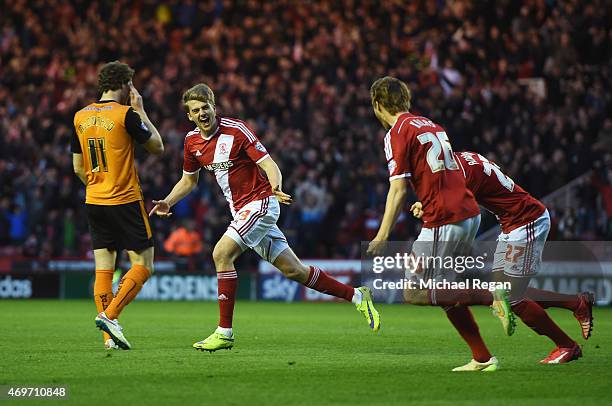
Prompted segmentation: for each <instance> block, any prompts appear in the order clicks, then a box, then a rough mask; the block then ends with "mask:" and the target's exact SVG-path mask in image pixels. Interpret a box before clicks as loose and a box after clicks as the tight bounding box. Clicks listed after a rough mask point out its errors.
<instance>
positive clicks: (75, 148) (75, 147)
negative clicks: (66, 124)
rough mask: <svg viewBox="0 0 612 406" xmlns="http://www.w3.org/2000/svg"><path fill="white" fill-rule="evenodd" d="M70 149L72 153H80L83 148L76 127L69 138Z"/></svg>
mask: <svg viewBox="0 0 612 406" xmlns="http://www.w3.org/2000/svg"><path fill="white" fill-rule="evenodd" d="M70 150H71V151H72V153H73V154H82V153H83V150H82V149H81V143H80V142H79V136H78V135H77V133H76V129H75V130H74V132H73V133H72V137H71V138H70Z"/></svg>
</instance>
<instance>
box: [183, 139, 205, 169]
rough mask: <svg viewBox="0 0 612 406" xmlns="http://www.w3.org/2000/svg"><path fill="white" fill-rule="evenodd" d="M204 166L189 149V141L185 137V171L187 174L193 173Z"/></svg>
mask: <svg viewBox="0 0 612 406" xmlns="http://www.w3.org/2000/svg"><path fill="white" fill-rule="evenodd" d="M201 167H202V166H201V165H200V162H198V160H197V159H196V157H195V156H193V154H192V153H191V152H190V151H189V143H188V142H187V138H185V145H184V147H183V173H186V174H187V175H193V174H194V173H196V172H198V171H199V170H200V168H201Z"/></svg>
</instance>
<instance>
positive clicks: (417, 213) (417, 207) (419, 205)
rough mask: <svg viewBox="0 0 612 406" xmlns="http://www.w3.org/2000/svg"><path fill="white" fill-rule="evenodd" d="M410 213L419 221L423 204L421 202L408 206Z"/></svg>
mask: <svg viewBox="0 0 612 406" xmlns="http://www.w3.org/2000/svg"><path fill="white" fill-rule="evenodd" d="M410 211H411V212H412V215H413V216H414V217H416V218H418V219H420V218H421V217H423V204H422V203H421V202H415V203H414V204H413V205H412V206H410Z"/></svg>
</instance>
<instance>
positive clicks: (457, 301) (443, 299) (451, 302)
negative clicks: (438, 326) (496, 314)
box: [429, 289, 493, 307]
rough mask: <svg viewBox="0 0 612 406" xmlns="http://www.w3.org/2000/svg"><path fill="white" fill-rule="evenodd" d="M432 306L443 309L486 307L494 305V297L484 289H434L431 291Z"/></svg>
mask: <svg viewBox="0 0 612 406" xmlns="http://www.w3.org/2000/svg"><path fill="white" fill-rule="evenodd" d="M429 298H430V301H431V304H433V305H439V306H442V307H448V306H455V305H464V306H468V305H485V306H490V305H491V304H492V303H493V295H492V294H491V292H489V291H488V290H484V289H432V290H430V291H429Z"/></svg>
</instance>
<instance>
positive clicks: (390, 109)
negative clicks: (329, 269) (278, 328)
mask: <svg viewBox="0 0 612 406" xmlns="http://www.w3.org/2000/svg"><path fill="white" fill-rule="evenodd" d="M370 96H371V99H372V107H373V109H374V113H375V115H376V117H377V118H378V120H379V121H380V122H381V123H382V125H383V127H384V128H385V129H388V130H389V131H388V132H387V135H386V136H385V140H384V147H385V156H386V159H387V166H388V168H389V181H390V187H389V192H388V195H387V202H386V206H385V213H384V216H383V219H382V222H381V225H380V229H379V230H378V233H377V234H376V236H375V237H374V240H373V241H372V242H370V245H369V247H368V253H370V254H372V255H379V254H381V253H382V252H383V249H384V245H385V242H386V241H387V240H388V239H389V235H390V233H391V229H392V228H393V225H394V224H395V222H396V220H397V217H398V215H399V213H400V212H401V211H402V208H403V206H404V202H405V200H406V196H407V189H408V186H407V183H408V180H409V179H410V180H411V181H412V184H413V185H414V188H415V191H416V194H417V197H418V198H419V200H421V201H422V202H423V210H424V214H423V219H424V222H425V224H424V226H423V228H422V230H421V233H420V234H419V236H418V239H417V241H416V242H415V244H414V246H413V250H415V249H418V250H420V252H419V254H422V255H426V256H439V257H443V258H444V257H456V256H459V255H465V249H466V248H467V247H469V244H471V242H472V241H473V240H474V237H475V236H476V232H477V230H478V226H479V224H480V210H479V209H478V204H477V203H476V200H474V196H473V195H472V193H471V192H470V191H469V190H468V189H467V188H466V186H465V179H464V177H463V175H462V173H461V170H460V169H459V165H458V164H457V162H456V160H455V157H454V155H453V151H452V148H451V145H450V142H449V139H448V136H447V135H446V132H445V131H444V129H443V128H442V127H440V126H439V125H437V124H435V123H434V122H432V121H431V120H429V119H428V118H425V117H422V116H417V115H413V114H411V113H410V112H409V109H410V99H411V95H410V90H409V89H408V86H407V85H406V84H405V83H404V82H402V81H401V80H399V79H396V78H393V77H389V76H387V77H384V78H381V79H378V80H377V81H375V82H374V84H373V85H372V87H371V89H370ZM415 247H416V248H415ZM430 271H431V272H430ZM427 272H428V274H429V275H430V276H433V278H437V279H438V280H441V279H446V280H448V279H450V278H452V277H453V275H449V274H444V273H442V270H441V269H433V270H428V271H427ZM431 274H433V275H431ZM446 293H447V292H446V291H445V290H438V289H436V290H417V289H415V290H413V291H411V292H410V294H408V295H406V299H407V300H408V301H409V302H411V303H415V304H431V305H442V306H443V308H444V310H445V311H446V315H447V317H448V318H449V320H450V321H451V323H452V324H453V326H455V328H456V329H457V330H458V331H459V334H460V335H461V336H462V337H463V339H464V340H465V341H466V342H467V344H468V345H469V347H470V349H471V350H472V355H473V359H472V360H471V361H470V362H469V363H468V364H466V365H464V366H462V367H458V368H455V369H453V371H495V370H496V369H497V368H498V360H497V359H496V358H495V357H493V356H492V355H491V353H490V352H489V350H488V349H487V346H486V345H485V343H484V341H483V340H482V337H481V336H480V332H479V329H478V325H477V324H476V321H475V320H474V318H473V316H472V314H471V312H470V310H469V308H468V307H466V306H465V305H454V303H453V305H446V301H445V300H446V298H445V295H446Z"/></svg>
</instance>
